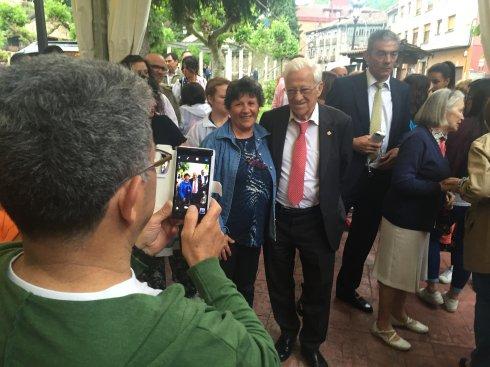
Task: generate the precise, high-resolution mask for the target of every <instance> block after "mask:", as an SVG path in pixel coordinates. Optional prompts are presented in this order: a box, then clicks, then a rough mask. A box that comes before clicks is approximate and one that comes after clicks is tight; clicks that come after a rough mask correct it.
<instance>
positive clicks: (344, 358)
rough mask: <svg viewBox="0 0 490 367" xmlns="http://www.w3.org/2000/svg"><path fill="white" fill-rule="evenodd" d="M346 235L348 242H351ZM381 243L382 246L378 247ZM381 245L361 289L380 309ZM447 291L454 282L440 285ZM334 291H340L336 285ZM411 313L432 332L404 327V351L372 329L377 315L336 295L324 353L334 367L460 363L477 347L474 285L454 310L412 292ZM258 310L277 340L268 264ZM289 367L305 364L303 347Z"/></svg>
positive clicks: (258, 290)
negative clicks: (375, 272)
mask: <svg viewBox="0 0 490 367" xmlns="http://www.w3.org/2000/svg"><path fill="white" fill-rule="evenodd" d="M345 235H346V234H344V237H343V240H342V248H343V242H344V240H345ZM375 247H376V246H375ZM342 248H341V249H340V250H339V251H338V252H337V258H336V264H335V277H336V275H337V272H338V270H339V268H340V264H341V256H342ZM375 251H376V249H375V248H373V250H372V251H371V254H370V255H369V257H368V260H367V261H366V265H365V268H364V275H363V279H362V284H361V286H360V289H359V293H360V294H361V295H363V296H364V297H365V298H367V299H368V300H370V301H372V303H373V306H374V309H375V311H374V312H375V313H374V315H375V314H376V311H377V306H378V286H377V283H376V279H374V278H372V277H371V271H372V268H373V264H374V257H375V255H374V254H375ZM449 262H450V256H449V254H448V253H443V254H442V256H441V269H445V268H446V267H447V266H448V263H449ZM295 278H296V286H297V287H296V291H297V296H298V297H299V293H298V292H299V289H300V283H301V264H300V262H299V260H297V262H296V269H295ZM440 288H441V290H444V291H446V290H447V289H448V288H449V286H448V285H442V284H441V286H440ZM332 294H335V284H334V290H333V291H332ZM407 303H408V307H407V308H408V311H409V314H410V315H411V316H413V317H414V318H416V319H417V320H420V321H421V322H423V323H425V324H426V325H428V326H429V328H430V332H429V334H428V335H418V334H414V333H412V332H408V331H404V330H400V332H399V334H400V335H401V336H402V337H404V338H406V339H407V340H409V341H410V343H411V344H412V350H411V351H408V352H398V351H395V350H392V349H391V348H389V347H387V346H385V345H384V344H383V343H382V342H381V341H380V340H378V339H377V338H375V337H374V336H372V335H371V334H370V332H369V328H370V327H371V325H372V323H373V321H374V315H367V314H364V313H362V312H360V311H357V310H354V309H352V308H350V307H349V306H347V305H346V304H344V303H342V302H341V301H338V300H336V299H335V297H334V296H333V297H332V304H331V305H332V306H331V311H330V327H329V331H328V338H327V341H326V342H325V343H324V344H323V345H322V346H321V348H320V349H321V351H322V352H323V354H324V356H325V357H326V358H327V360H328V362H329V365H330V367H347V366H349V367H351V366H352V367H398V366H399V367H453V366H454V367H456V366H458V361H459V359H460V358H461V357H463V356H468V355H469V353H470V352H471V350H472V348H473V346H474V334H473V317H474V304H475V295H474V292H473V290H472V289H471V286H470V285H468V286H466V287H465V289H464V291H463V293H462V295H461V298H460V303H459V308H458V311H457V312H456V313H454V314H451V313H449V312H446V311H445V310H443V309H442V308H432V307H430V306H426V305H425V304H423V303H422V302H421V301H420V300H419V299H418V298H417V297H416V296H415V295H410V296H409V298H408V300H407ZM254 309H255V311H256V312H257V315H258V316H259V318H260V320H261V321H262V323H263V324H264V325H265V326H266V328H267V330H268V331H269V333H270V334H271V335H272V337H273V339H274V340H276V339H277V338H278V336H279V328H278V326H277V324H276V322H275V321H274V316H273V315H272V310H271V307H270V303H269V296H268V293H267V284H266V281H265V273H264V267H263V262H262V259H261V262H260V265H259V274H258V277H257V282H256V285H255V302H254ZM283 366H287V367H300V366H305V363H304V362H303V360H302V359H301V356H300V353H299V347H297V348H296V350H295V351H294V354H293V356H292V357H291V358H289V360H287V361H286V362H285V363H283Z"/></svg>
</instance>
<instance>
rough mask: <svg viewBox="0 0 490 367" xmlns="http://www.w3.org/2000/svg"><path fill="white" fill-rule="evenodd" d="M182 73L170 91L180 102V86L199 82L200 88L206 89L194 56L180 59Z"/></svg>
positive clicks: (204, 80) (205, 82)
mask: <svg viewBox="0 0 490 367" xmlns="http://www.w3.org/2000/svg"><path fill="white" fill-rule="evenodd" d="M182 73H183V74H184V77H183V78H181V79H180V80H179V81H177V82H175V83H174V85H173V86H172V93H173V94H174V97H175V99H176V100H177V102H178V103H180V104H182V103H181V101H180V99H181V94H182V88H183V87H184V86H185V85H186V84H188V83H199V84H200V85H201V87H202V89H206V84H207V81H206V79H205V78H203V77H202V76H200V75H199V61H197V59H196V58H195V57H194V56H187V57H186V58H184V59H183V60H182Z"/></svg>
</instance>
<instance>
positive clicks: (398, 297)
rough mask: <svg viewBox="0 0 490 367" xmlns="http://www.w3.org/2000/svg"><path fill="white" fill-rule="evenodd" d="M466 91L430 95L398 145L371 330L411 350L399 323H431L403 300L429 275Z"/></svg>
mask: <svg viewBox="0 0 490 367" xmlns="http://www.w3.org/2000/svg"><path fill="white" fill-rule="evenodd" d="M463 109H464V96H463V94H462V93H461V92H459V91H451V90H449V89H446V88H444V89H441V90H439V91H436V92H434V93H433V94H432V95H430V96H429V98H428V99H427V101H426V102H425V103H424V104H423V105H422V107H421V108H420V110H419V112H418V113H417V114H416V116H415V120H416V121H417V122H418V126H417V127H416V128H415V129H414V130H413V131H411V132H410V133H409V134H408V135H407V137H406V138H405V139H404V141H403V143H402V144H401V146H400V150H399V153H398V158H397V162H396V164H395V167H394V169H393V176H392V181H391V186H390V188H389V190H388V193H387V194H386V197H385V201H384V205H383V218H382V221H381V227H380V235H379V236H380V238H379V245H378V252H377V254H376V261H375V264H374V271H373V275H374V276H375V277H376V278H377V279H378V282H379V311H378V318H377V321H376V322H375V323H374V324H373V327H372V329H371V331H372V333H373V334H374V335H375V336H377V337H379V338H380V339H382V340H383V341H384V342H385V343H386V344H388V345H389V346H391V347H393V348H395V349H399V350H409V349H410V348H411V345H410V343H409V342H408V341H406V340H405V339H403V338H401V337H400V336H398V334H397V333H396V331H395V330H394V329H393V326H395V327H403V328H406V329H409V330H411V331H414V332H416V333H420V334H424V333H427V332H428V331H429V328H428V327H427V326H425V325H424V324H422V323H421V322H419V321H416V320H414V319H412V318H411V317H409V316H408V315H407V312H406V309H405V300H406V297H407V294H408V293H409V292H412V293H415V292H416V291H417V290H418V286H419V282H420V280H421V279H423V278H425V276H426V274H427V256H428V247H429V234H430V232H431V231H432V230H433V228H434V225H435V221H436V217H437V214H438V212H439V210H440V209H441V207H442V206H443V205H444V202H445V198H446V192H447V191H448V190H449V187H448V186H447V185H446V184H445V183H444V182H443V180H445V179H447V178H448V177H449V176H450V173H451V171H450V168H449V162H448V160H447V159H446V158H445V157H444V154H443V153H444V144H443V143H444V141H445V136H446V135H447V133H448V132H450V131H456V130H457V129H458V126H459V124H460V123H461V120H462V119H463Z"/></svg>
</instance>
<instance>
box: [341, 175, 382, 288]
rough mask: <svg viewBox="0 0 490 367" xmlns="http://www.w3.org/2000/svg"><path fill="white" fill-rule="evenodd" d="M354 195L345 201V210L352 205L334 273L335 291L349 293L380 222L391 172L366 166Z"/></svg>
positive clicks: (356, 279)
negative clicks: (336, 274)
mask: <svg viewBox="0 0 490 367" xmlns="http://www.w3.org/2000/svg"><path fill="white" fill-rule="evenodd" d="M361 181H362V182H361V190H360V193H359V195H358V197H357V198H355V199H354V200H353V201H350V202H349V201H347V202H346V203H345V205H346V210H348V209H349V208H350V207H354V212H353V213H352V222H351V225H350V229H349V236H348V237H347V241H346V242H345V247H344V253H343V255H342V267H341V268H340V272H339V275H338V276H337V289H336V292H337V294H347V295H348V294H351V293H353V292H354V291H355V290H356V288H358V287H359V284H361V279H362V271H363V269H364V262H365V261H366V258H367V257H368V255H369V252H370V251H371V248H372V247H373V242H374V240H375V239H376V234H377V233H378V228H379V224H380V222H381V210H382V207H383V200H384V196H385V195H386V192H387V191H388V188H389V186H390V182H391V171H373V172H372V173H368V172H367V169H366V171H365V172H364V174H363V176H362V177H361Z"/></svg>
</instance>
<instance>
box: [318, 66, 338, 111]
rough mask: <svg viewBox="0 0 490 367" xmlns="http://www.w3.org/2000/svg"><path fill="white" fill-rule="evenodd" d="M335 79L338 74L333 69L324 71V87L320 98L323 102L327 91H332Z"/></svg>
mask: <svg viewBox="0 0 490 367" xmlns="http://www.w3.org/2000/svg"><path fill="white" fill-rule="evenodd" d="M335 79H337V74H335V73H333V72H331V71H324V72H322V82H323V89H322V93H321V94H320V98H319V99H321V100H322V101H323V103H325V97H326V96H327V93H328V92H329V91H330V89H332V86H333V82H334V80H335Z"/></svg>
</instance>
